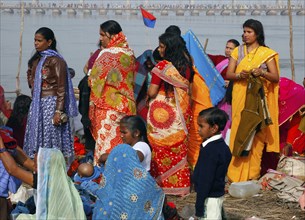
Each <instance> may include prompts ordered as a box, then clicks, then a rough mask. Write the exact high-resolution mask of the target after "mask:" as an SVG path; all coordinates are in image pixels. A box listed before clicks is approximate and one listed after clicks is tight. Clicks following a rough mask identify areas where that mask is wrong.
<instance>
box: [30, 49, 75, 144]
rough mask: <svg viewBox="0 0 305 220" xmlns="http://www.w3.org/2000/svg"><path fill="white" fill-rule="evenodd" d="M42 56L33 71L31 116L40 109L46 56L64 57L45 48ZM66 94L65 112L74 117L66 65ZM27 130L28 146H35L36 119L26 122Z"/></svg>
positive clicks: (41, 53) (70, 83)
mask: <svg viewBox="0 0 305 220" xmlns="http://www.w3.org/2000/svg"><path fill="white" fill-rule="evenodd" d="M40 55H41V56H42V57H41V59H40V60H39V63H38V65H37V68H36V72H35V81H34V90H33V99H32V103H31V111H32V115H33V117H32V118H34V119H35V118H38V115H39V112H40V111H41V108H40V95H41V83H42V74H41V71H42V67H43V64H44V62H45V60H46V59H47V57H51V56H56V57H59V58H61V59H64V58H63V57H62V56H61V55H60V54H59V53H57V52H56V51H54V50H50V49H48V50H45V51H42V52H40ZM65 89H66V94H65V113H66V114H67V115H68V116H69V117H75V116H77V114H78V109H77V104H76V99H75V95H74V90H73V85H72V80H71V76H70V74H69V70H68V66H67V79H66V88H65ZM28 126H29V130H31V131H33V133H32V135H31V136H30V137H29V146H31V145H32V146H36V145H37V143H36V142H37V141H38V130H37V128H38V120H31V121H29V122H28Z"/></svg>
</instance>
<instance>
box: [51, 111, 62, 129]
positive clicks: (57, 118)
mask: <svg viewBox="0 0 305 220" xmlns="http://www.w3.org/2000/svg"><path fill="white" fill-rule="evenodd" d="M52 122H53V125H55V126H60V125H61V119H60V113H58V112H55V114H54V116H53V120H52Z"/></svg>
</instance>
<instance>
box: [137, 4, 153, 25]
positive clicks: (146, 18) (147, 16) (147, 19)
mask: <svg viewBox="0 0 305 220" xmlns="http://www.w3.org/2000/svg"><path fill="white" fill-rule="evenodd" d="M140 9H141V13H142V17H143V22H144V24H145V26H146V27H149V28H154V27H155V24H156V17H155V16H153V15H152V14H151V13H149V12H148V11H146V10H144V9H143V8H140Z"/></svg>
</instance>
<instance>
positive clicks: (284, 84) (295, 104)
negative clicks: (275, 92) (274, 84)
mask: <svg viewBox="0 0 305 220" xmlns="http://www.w3.org/2000/svg"><path fill="white" fill-rule="evenodd" d="M302 107H305V88H304V87H303V86H301V85H299V84H297V83H295V82H294V81H292V80H290V79H288V78H285V77H281V78H280V89H279V125H282V124H283V123H284V122H286V121H287V120H289V119H290V118H291V117H292V116H293V115H294V114H295V113H296V112H298V111H299V109H301V108H302Z"/></svg>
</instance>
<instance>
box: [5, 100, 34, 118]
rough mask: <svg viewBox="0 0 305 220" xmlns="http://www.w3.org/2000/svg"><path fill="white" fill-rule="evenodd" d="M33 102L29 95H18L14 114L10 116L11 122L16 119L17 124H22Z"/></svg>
mask: <svg viewBox="0 0 305 220" xmlns="http://www.w3.org/2000/svg"><path fill="white" fill-rule="evenodd" d="M31 102H32V99H31V98H30V97H29V96H27V95H19V96H17V98H16V100H15V102H14V106H13V111H12V114H11V116H10V118H9V121H10V123H13V122H14V121H16V122H17V124H21V123H22V122H23V120H24V118H25V117H27V115H28V112H29V109H30V105H31Z"/></svg>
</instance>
